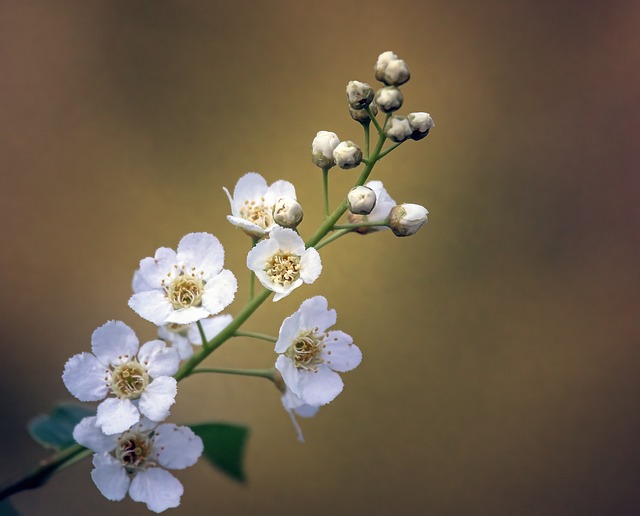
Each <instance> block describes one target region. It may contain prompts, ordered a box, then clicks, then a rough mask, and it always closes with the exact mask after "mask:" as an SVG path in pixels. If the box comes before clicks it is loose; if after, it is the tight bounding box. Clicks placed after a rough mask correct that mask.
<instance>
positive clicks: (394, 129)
mask: <svg viewBox="0 0 640 516" xmlns="http://www.w3.org/2000/svg"><path fill="white" fill-rule="evenodd" d="M412 132H413V130H412V129H411V125H410V124H409V119H408V118H407V117H406V116H400V115H393V116H392V117H391V118H390V119H389V121H388V122H387V125H386V126H385V128H384V133H385V134H386V135H387V138H389V139H390V140H391V141H393V142H396V143H402V142H403V141H405V140H406V139H407V138H409V136H411V133H412Z"/></svg>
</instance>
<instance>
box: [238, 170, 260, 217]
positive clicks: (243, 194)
mask: <svg viewBox="0 0 640 516" xmlns="http://www.w3.org/2000/svg"><path fill="white" fill-rule="evenodd" d="M266 192H267V181H266V180H265V178H264V177H262V176H261V175H260V174H258V173H257V172H247V173H246V174H245V175H244V176H242V177H241V178H240V179H238V182H237V183H236V187H235V188H234V189H233V203H234V204H235V205H236V206H237V207H238V209H239V208H240V207H241V206H242V205H243V204H244V202H245V201H253V200H256V199H260V198H261V197H263V196H264V194H265V193H266Z"/></svg>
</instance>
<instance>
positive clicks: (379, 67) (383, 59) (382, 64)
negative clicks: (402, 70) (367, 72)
mask: <svg viewBox="0 0 640 516" xmlns="http://www.w3.org/2000/svg"><path fill="white" fill-rule="evenodd" d="M394 59H398V56H397V55H395V54H394V53H393V52H391V50H387V51H386V52H382V54H380V55H379V56H378V60H377V61H376V64H375V65H374V67H373V71H374V73H375V76H376V80H377V81H380V82H384V81H383V78H384V71H385V70H386V69H387V66H388V65H389V62H390V61H392V60H394Z"/></svg>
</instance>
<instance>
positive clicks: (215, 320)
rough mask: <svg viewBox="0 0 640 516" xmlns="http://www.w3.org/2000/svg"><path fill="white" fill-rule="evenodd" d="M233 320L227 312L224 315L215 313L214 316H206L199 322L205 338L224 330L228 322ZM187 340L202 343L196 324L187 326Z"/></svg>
mask: <svg viewBox="0 0 640 516" xmlns="http://www.w3.org/2000/svg"><path fill="white" fill-rule="evenodd" d="M231 321H233V317H232V316H231V315H229V314H225V315H217V316H215V317H208V318H207V319H202V320H201V321H200V324H201V325H202V329H203V330H204V335H205V337H206V338H207V340H208V341H209V340H211V339H213V338H214V337H215V336H216V335H218V333H220V332H221V331H222V330H224V329H225V328H226V327H227V326H229V323H230V322H231ZM187 337H188V339H189V341H190V342H191V343H192V344H194V345H196V346H201V345H202V338H201V337H200V330H198V326H197V325H195V324H194V325H192V326H190V327H189V333H188V335H187Z"/></svg>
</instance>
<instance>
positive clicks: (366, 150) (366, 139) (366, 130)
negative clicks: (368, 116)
mask: <svg viewBox="0 0 640 516" xmlns="http://www.w3.org/2000/svg"><path fill="white" fill-rule="evenodd" d="M370 125H371V121H369V122H367V123H365V124H362V129H364V157H365V159H367V160H368V159H369V140H370V136H371V134H370V132H371V131H369V128H370Z"/></svg>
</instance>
